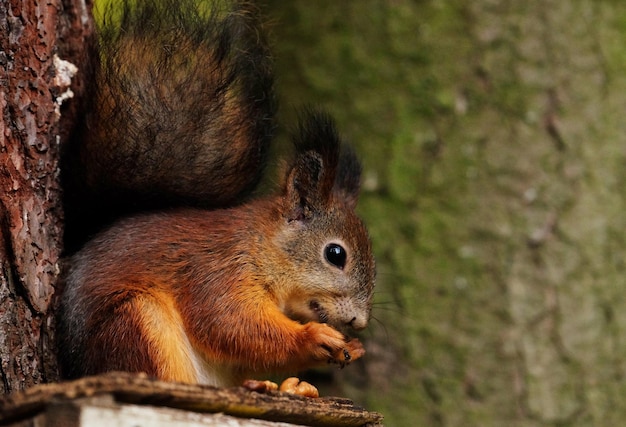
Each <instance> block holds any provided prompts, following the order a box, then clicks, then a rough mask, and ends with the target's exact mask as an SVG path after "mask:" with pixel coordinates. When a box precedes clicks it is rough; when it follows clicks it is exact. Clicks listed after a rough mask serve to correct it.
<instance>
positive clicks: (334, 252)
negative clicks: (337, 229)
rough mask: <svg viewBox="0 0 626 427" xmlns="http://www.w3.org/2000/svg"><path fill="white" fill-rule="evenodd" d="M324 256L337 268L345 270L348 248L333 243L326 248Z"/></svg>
mask: <svg viewBox="0 0 626 427" xmlns="http://www.w3.org/2000/svg"><path fill="white" fill-rule="evenodd" d="M324 256H325V257H326V261H328V262H329V263H331V264H332V265H334V266H335V267H337V268H340V269H342V270H343V268H344V267H345V265H346V250H345V249H344V248H343V247H342V246H341V245H338V244H336V243H331V244H330V245H328V246H326V248H324Z"/></svg>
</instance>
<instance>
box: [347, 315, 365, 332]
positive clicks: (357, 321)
mask: <svg viewBox="0 0 626 427" xmlns="http://www.w3.org/2000/svg"><path fill="white" fill-rule="evenodd" d="M347 325H348V326H349V327H351V328H352V329H354V330H355V331H360V330H361V329H365V327H366V326H367V317H365V316H354V317H353V318H352V319H350V321H349V322H347Z"/></svg>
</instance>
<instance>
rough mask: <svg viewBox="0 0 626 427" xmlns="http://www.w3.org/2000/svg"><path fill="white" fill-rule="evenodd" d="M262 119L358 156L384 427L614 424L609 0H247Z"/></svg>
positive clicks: (615, 286)
mask: <svg viewBox="0 0 626 427" xmlns="http://www.w3.org/2000/svg"><path fill="white" fill-rule="evenodd" d="M260 3H261V4H262V7H263V10H264V12H265V14H266V15H267V17H268V18H269V21H270V29H271V33H272V41H273V51H274V54H275V60H276V74H277V76H278V81H277V87H278V90H279V93H280V96H281V111H280V117H281V121H282V122H283V123H293V122H294V120H295V114H294V111H295V108H296V107H298V106H301V105H302V104H310V103H313V104H318V105H321V106H323V107H324V108H326V109H328V110H329V111H331V112H332V113H333V114H334V115H335V117H336V118H337V120H338V122H339V124H340V128H341V129H342V131H343V133H344V134H345V136H346V137H347V139H348V140H349V141H350V142H351V143H352V144H353V145H354V146H355V147H356V148H357V150H358V152H359V153H360V155H361V157H362V158H363V162H364V183H363V194H362V198H361V201H360V206H359V211H360V213H361V215H362V216H363V217H364V218H365V220H366V222H367V223H368V226H369V228H370V231H371V236H372V240H373V243H374V248H375V252H376V256H377V260H378V272H379V274H378V285H377V294H376V305H375V308H374V313H373V316H374V319H373V320H372V323H371V325H370V327H369V329H368V331H367V332H366V333H364V334H363V336H362V337H363V340H365V341H366V347H367V350H368V353H367V354H366V356H365V358H364V360H363V361H362V362H361V363H359V364H355V365H353V366H350V367H348V368H346V369H345V370H343V371H337V372H336V373H333V375H334V380H333V381H334V386H332V388H330V389H329V392H332V393H340V394H342V395H345V396H349V397H351V398H353V399H354V400H356V401H357V402H359V403H362V404H363V405H365V406H366V407H367V408H368V409H371V410H378V411H381V412H383V413H384V415H385V417H386V424H387V425H389V426H616V425H624V424H625V423H626V383H625V381H624V375H625V374H626V362H625V358H624V355H626V334H625V333H626V263H625V261H626V257H625V251H626V235H625V233H624V230H625V228H626V227H625V226H626V214H625V212H626V118H625V115H626V2H623V1H621V0H612V1H611V0H561V1H557V0H529V1H514V0H508V1H507V0H477V1H472V2H468V1H461V0H450V1H441V0H414V1H409V0H387V1H381V0H363V1H342V0H335V1H327V0H321V1H315V2H313V1H304V0H280V1H278V0H267V1H262V2H260Z"/></svg>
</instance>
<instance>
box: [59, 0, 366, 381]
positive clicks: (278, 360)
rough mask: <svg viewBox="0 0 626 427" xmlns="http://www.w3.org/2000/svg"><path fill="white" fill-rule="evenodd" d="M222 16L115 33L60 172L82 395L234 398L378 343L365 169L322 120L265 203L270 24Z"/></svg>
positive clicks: (126, 26)
mask: <svg viewBox="0 0 626 427" xmlns="http://www.w3.org/2000/svg"><path fill="white" fill-rule="evenodd" d="M222 6H223V5H216V4H213V5H211V6H210V7H207V6H206V5H202V4H196V3H194V2H193V1H191V0H158V1H155V2H150V1H146V2H130V1H128V2H126V1H124V2H123V3H122V5H121V6H117V7H118V9H116V10H119V11H120V12H115V13H112V14H110V15H107V16H105V19H104V24H103V28H101V29H100V31H99V39H98V40H97V41H96V42H95V43H94V49H93V52H94V55H95V57H94V58H95V65H94V69H93V70H91V71H89V70H88V71H89V72H91V74H92V76H93V79H92V80H93V89H92V90H93V92H92V94H91V97H90V98H89V99H87V100H86V101H85V102H86V107H85V110H86V113H85V115H84V118H83V122H82V124H81V126H80V127H79V129H78V130H77V134H76V137H75V138H74V139H73V140H72V141H71V142H70V143H69V144H68V146H67V147H66V149H65V152H64V163H62V165H63V169H62V174H63V176H62V177H63V181H62V182H63V183H64V186H65V189H66V194H65V207H66V222H67V228H68V234H67V236H66V243H67V247H68V252H74V253H73V254H72V255H71V257H69V259H68V265H69V267H68V272H67V274H66V277H65V280H64V282H65V284H64V290H63V293H62V296H61V303H60V314H59V321H58V324H59V327H58V335H59V337H60V338H59V340H60V342H59V349H60V350H59V351H60V354H59V360H60V365H61V371H62V375H63V376H64V377H66V378H76V377H81V376H85V375H91V374H97V373H101V372H106V371H113V370H121V371H129V372H145V373H147V374H148V375H150V376H153V377H156V378H159V379H163V380H168V381H178V382H185V383H202V384H211V385H217V386H231V385H239V384H241V383H242V381H243V380H244V379H246V378H251V377H259V376H262V375H266V374H269V373H280V372H295V371H300V370H304V369H307V368H310V367H313V366H316V365H318V364H320V363H327V362H333V363H337V364H340V365H342V366H343V365H345V364H348V363H349V362H351V361H353V360H356V359H358V358H359V357H361V356H362V355H363V354H364V349H363V346H362V344H361V343H360V341H359V340H358V339H351V338H348V337H347V335H346V333H348V332H349V331H350V330H361V329H363V328H365V327H366V325H367V323H368V319H369V315H370V309H371V304H372V292H373V287H374V281H375V267H374V259H373V256H372V249H371V244H370V240H369V237H368V233H367V230H366V228H365V226H364V224H363V222H362V221H361V220H360V219H359V218H358V217H357V215H356V214H355V205H356V203H357V199H358V193H359V182H360V173H361V167H360V164H359V161H358V160H357V158H356V156H355V154H354V152H353V151H352V150H350V149H348V148H347V147H343V148H342V143H341V138H340V137H339V135H338V133H337V131H336V128H335V125H334V123H333V121H332V119H331V118H330V116H328V115H327V114H325V113H321V112H316V111H308V112H306V113H305V114H303V115H302V119H301V122H300V125H299V127H298V130H297V132H296V133H295V135H294V137H293V142H294V147H295V154H294V159H293V160H292V162H291V163H290V164H289V166H288V167H287V168H286V171H285V173H284V176H283V177H282V182H281V185H280V188H279V189H278V190H277V191H276V193H275V194H274V195H270V196H265V197H260V198H256V199H254V198H250V197H249V194H250V192H251V191H252V190H253V189H254V188H255V186H256V185H257V184H258V182H259V177H260V176H261V174H262V170H263V166H264V164H265V158H266V157H267V156H266V152H267V147H268V145H269V142H270V140H271V138H272V133H273V130H274V127H275V125H274V120H273V116H274V111H275V101H274V95H273V87H272V86H273V77H272V74H271V61H270V59H269V54H268V50H267V46H266V43H265V41H264V38H263V36H262V32H261V28H260V25H259V22H258V17H257V16H256V15H257V14H256V13H255V11H254V9H253V8H252V7H251V6H250V5H249V4H248V3H246V2H235V3H234V4H231V5H230V6H229V7H230V9H229V10H225V9H224V8H223V7H222ZM120 14H121V15H120ZM87 236H88V238H87ZM81 239H87V240H88V241H87V242H86V243H84V242H83V241H82V240H81Z"/></svg>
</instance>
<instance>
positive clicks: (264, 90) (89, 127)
mask: <svg viewBox="0 0 626 427" xmlns="http://www.w3.org/2000/svg"><path fill="white" fill-rule="evenodd" d="M259 25H260V24H259V22H258V17H257V13H256V11H255V9H254V7H253V6H251V5H250V4H249V3H248V2H237V1H235V2H221V1H209V2H207V1H205V2H201V1H194V0H153V1H132V0H121V1H118V2H113V4H112V6H109V8H108V9H107V10H106V11H105V12H104V18H103V19H102V24H101V26H100V29H99V31H98V35H97V40H96V42H95V43H94V49H93V55H92V57H93V61H94V65H93V66H94V68H93V70H90V71H89V70H87V72H90V74H92V76H91V80H92V82H91V87H92V90H93V91H92V93H91V94H90V95H89V96H88V99H86V101H85V102H86V114H85V116H84V119H83V123H81V125H80V127H79V130H78V131H77V135H76V136H75V137H74V138H73V139H72V140H71V141H70V142H69V143H68V145H67V146H66V147H65V148H66V149H65V152H64V159H63V164H62V165H63V166H62V167H63V171H62V172H63V181H64V183H63V185H64V189H65V209H66V224H67V228H66V238H65V240H66V249H67V250H68V251H69V252H71V251H72V250H73V249H77V248H78V247H80V245H81V244H82V243H83V242H84V241H85V240H86V239H87V237H88V236H89V234H92V233H93V232H95V231H97V230H98V229H100V228H102V227H103V226H104V225H106V224H107V223H109V222H111V221H113V220H114V219H116V218H117V217H119V216H122V215H126V214H128V213H132V212H136V211H142V210H154V209H159V208H166V207H167V208H169V207H173V206H180V205H187V206H201V207H224V206H229V205H232V204H236V203H238V202H239V201H241V200H242V199H243V198H244V197H245V196H246V195H247V194H249V193H250V192H251V191H252V190H253V189H254V187H255V186H256V184H257V183H258V181H259V178H260V175H261V173H262V170H263V166H264V163H265V157H266V153H267V150H268V147H269V141H270V138H271V134H272V131H273V127H274V124H273V123H274V122H273V116H274V112H275V101H274V95H273V87H272V86H273V77H272V70H271V60H270V56H269V52H268V49H267V46H266V43H265V41H264V39H263V35H262V34H263V32H262V31H259Z"/></svg>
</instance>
